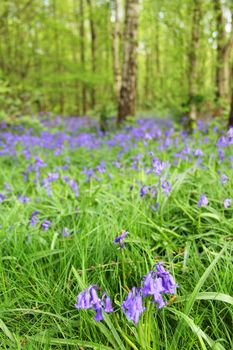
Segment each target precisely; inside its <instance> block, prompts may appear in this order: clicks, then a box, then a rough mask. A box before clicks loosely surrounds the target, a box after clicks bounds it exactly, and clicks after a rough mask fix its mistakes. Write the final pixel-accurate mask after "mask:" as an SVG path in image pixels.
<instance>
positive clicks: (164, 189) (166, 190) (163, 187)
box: [161, 180, 171, 193]
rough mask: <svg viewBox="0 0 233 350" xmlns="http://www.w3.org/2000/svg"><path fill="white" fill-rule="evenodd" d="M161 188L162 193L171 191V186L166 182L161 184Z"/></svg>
mask: <svg viewBox="0 0 233 350" xmlns="http://www.w3.org/2000/svg"><path fill="white" fill-rule="evenodd" d="M161 187H162V189H163V192H164V193H169V192H170V191H171V184H170V183H169V182H168V181H167V180H164V181H163V182H162V185H161Z"/></svg>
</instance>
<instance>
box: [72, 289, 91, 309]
mask: <svg viewBox="0 0 233 350" xmlns="http://www.w3.org/2000/svg"><path fill="white" fill-rule="evenodd" d="M75 307H76V308H77V309H91V308H92V303H91V295H90V291H89V288H87V289H85V290H84V291H83V292H81V293H79V295H78V296H77V303H76V304H75Z"/></svg>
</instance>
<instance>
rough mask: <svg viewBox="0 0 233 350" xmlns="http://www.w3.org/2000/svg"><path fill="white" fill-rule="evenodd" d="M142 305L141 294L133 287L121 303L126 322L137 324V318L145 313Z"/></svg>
mask: <svg viewBox="0 0 233 350" xmlns="http://www.w3.org/2000/svg"><path fill="white" fill-rule="evenodd" d="M145 309H146V308H145V307H143V305H142V293H141V289H140V288H135V287H133V288H132V290H131V291H130V292H129V294H128V295H127V297H126V299H125V301H124V302H123V303H122V310H123V311H124V313H125V315H126V317H127V319H128V320H131V321H133V322H134V323H135V324H136V325H137V324H138V321H139V317H140V316H141V314H142V313H143V312H144V311H145Z"/></svg>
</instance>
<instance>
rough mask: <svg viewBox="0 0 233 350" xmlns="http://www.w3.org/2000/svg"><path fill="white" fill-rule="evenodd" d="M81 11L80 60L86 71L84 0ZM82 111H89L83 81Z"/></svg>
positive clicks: (80, 4)
mask: <svg viewBox="0 0 233 350" xmlns="http://www.w3.org/2000/svg"><path fill="white" fill-rule="evenodd" d="M79 12H80V27H79V34H80V61H81V66H82V69H83V70H84V71H85V67H86V57H85V28H84V10H83V0H79ZM82 112H83V115H85V114H86V112H87V91H86V83H85V82H82Z"/></svg>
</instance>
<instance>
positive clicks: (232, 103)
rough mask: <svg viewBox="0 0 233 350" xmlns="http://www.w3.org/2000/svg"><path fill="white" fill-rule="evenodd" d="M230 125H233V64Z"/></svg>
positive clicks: (232, 72) (232, 70) (232, 69)
mask: <svg viewBox="0 0 233 350" xmlns="http://www.w3.org/2000/svg"><path fill="white" fill-rule="evenodd" d="M228 126H229V127H233V64H232V67H231V108H230V113H229V119H228Z"/></svg>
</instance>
